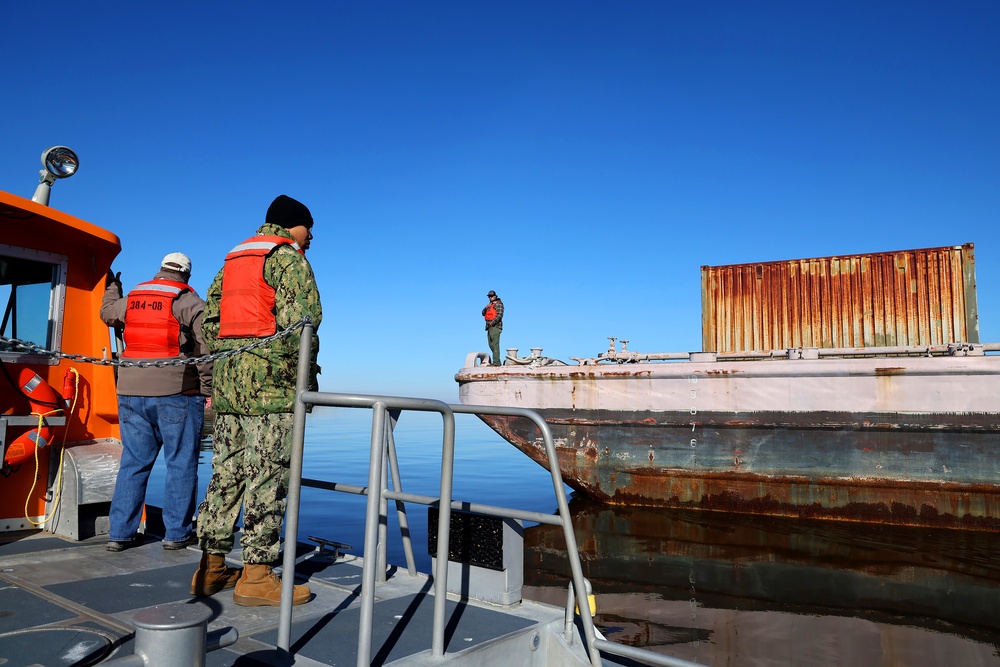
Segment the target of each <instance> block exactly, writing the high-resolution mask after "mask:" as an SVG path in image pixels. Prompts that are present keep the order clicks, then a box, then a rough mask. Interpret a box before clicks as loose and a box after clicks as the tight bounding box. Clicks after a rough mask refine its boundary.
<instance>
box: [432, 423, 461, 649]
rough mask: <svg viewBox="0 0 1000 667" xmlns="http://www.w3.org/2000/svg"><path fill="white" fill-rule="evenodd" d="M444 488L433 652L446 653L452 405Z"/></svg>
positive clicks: (446, 431) (443, 442) (440, 505)
mask: <svg viewBox="0 0 1000 667" xmlns="http://www.w3.org/2000/svg"><path fill="white" fill-rule="evenodd" d="M441 417H442V421H443V422H444V424H443V430H444V435H443V436H442V439H441V490H440V491H439V492H438V494H439V495H438V499H439V500H438V534H437V540H438V543H437V563H435V566H436V570H435V572H434V629H433V636H432V637H431V655H432V656H434V657H435V658H440V657H441V656H443V655H444V630H445V627H444V626H445V612H446V611H447V610H446V608H445V605H446V604H447V603H448V555H449V553H450V551H451V545H450V543H449V542H450V540H451V491H452V486H453V477H454V475H455V413H454V412H453V411H452V410H451V408H450V407H449V406H445V409H444V410H443V411H442V412H441Z"/></svg>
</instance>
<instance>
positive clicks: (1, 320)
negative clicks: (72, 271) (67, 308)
mask: <svg viewBox="0 0 1000 667" xmlns="http://www.w3.org/2000/svg"><path fill="white" fill-rule="evenodd" d="M66 264H67V262H66V257H65V256H63V255H56V254H53V253H50V252H42V251H39V250H29V249H27V248H18V247H15V246H8V245H3V244H0V336H2V337H3V338H16V339H18V340H22V341H26V342H29V343H34V344H35V345H40V346H41V347H43V348H45V349H46V350H58V349H59V345H60V342H61V338H62V337H61V332H62V311H63V297H64V295H65V292H66ZM30 356H34V357H35V358H36V359H37V362H38V363H44V361H43V359H45V358H44V357H41V356H37V355H30V354H29V353H27V352H25V351H23V350H22V349H21V348H16V349H15V348H14V346H13V345H12V344H10V343H7V342H6V341H5V340H0V359H2V360H3V361H5V362H17V361H21V362H24V361H27V359H25V357H30ZM49 361H50V362H51V363H58V359H49Z"/></svg>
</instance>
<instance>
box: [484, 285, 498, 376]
mask: <svg viewBox="0 0 1000 667" xmlns="http://www.w3.org/2000/svg"><path fill="white" fill-rule="evenodd" d="M486 297H487V298H488V299H489V300H490V302H489V303H488V304H486V307H485V308H483V317H484V318H485V319H486V341H487V342H488V343H489V345H490V353H491V355H492V356H491V358H490V363H491V364H493V365H494V366H501V365H503V359H502V358H501V357H500V332H501V331H503V301H501V300H500V297H498V296H497V293H496V292H494V291H493V290H490V291H489V292H487V293H486Z"/></svg>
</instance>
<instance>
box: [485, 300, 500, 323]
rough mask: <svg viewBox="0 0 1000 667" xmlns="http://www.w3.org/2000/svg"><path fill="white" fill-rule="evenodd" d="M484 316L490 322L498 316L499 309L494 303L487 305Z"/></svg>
mask: <svg viewBox="0 0 1000 667" xmlns="http://www.w3.org/2000/svg"><path fill="white" fill-rule="evenodd" d="M483 317H484V318H486V321H487V322H490V321H492V320H495V319H496V318H497V309H496V308H495V307H494V306H493V304H492V303H491V304H490V305H488V306H486V312H485V313H483Z"/></svg>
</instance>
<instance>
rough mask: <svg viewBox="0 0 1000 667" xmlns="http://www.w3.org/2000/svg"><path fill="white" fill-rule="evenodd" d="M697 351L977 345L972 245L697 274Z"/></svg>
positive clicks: (710, 268) (703, 269)
mask: <svg viewBox="0 0 1000 667" xmlns="http://www.w3.org/2000/svg"><path fill="white" fill-rule="evenodd" d="M701 308H702V315H701V317H702V328H701V332H702V334H701V335H702V349H703V350H705V351H706V352H742V351H748V350H784V349H789V348H799V347H842V348H843V347H847V348H851V347H884V346H897V345H940V344H945V343H955V342H967V343H978V342H979V314H978V311H977V306H976V267H975V255H974V252H973V244H971V243H966V244H965V245H961V246H946V247H943V248H927V249H923V250H901V251H898V252H884V253H874V254H868V255H847V256H842V257H819V258H815V259H795V260H788V261H781V262H764V263H755V264H733V265H729V266H703V267H701Z"/></svg>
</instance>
